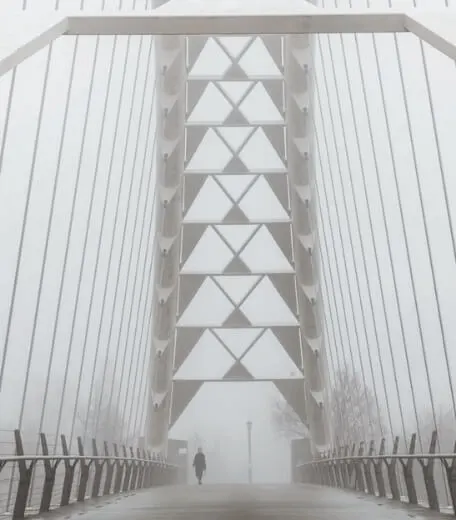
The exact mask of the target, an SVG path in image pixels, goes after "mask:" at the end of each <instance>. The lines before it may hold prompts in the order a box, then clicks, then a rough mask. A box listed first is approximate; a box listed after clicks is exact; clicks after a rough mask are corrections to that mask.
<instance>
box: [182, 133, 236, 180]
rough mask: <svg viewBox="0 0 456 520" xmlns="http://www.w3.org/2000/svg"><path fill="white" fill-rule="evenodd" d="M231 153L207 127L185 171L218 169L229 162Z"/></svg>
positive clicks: (221, 168)
mask: <svg viewBox="0 0 456 520" xmlns="http://www.w3.org/2000/svg"><path fill="white" fill-rule="evenodd" d="M231 157H232V153H231V151H230V149H229V148H228V147H227V146H226V144H224V142H223V141H222V140H221V139H220V137H219V136H218V135H217V134H216V133H215V132H214V130H213V129H209V130H208V131H207V132H206V133H205V135H204V137H203V139H202V141H201V144H200V145H199V147H198V148H197V150H196V151H195V153H194V154H193V156H192V158H191V159H190V161H189V163H188V165H187V171H191V170H193V171H195V170H196V171H201V172H202V171H220V170H223V169H224V168H225V167H226V165H227V164H228V163H229V162H230V159H231Z"/></svg>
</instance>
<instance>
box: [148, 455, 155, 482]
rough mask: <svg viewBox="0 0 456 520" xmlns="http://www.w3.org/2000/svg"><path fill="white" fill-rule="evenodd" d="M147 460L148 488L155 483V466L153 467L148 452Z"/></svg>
mask: <svg viewBox="0 0 456 520" xmlns="http://www.w3.org/2000/svg"><path fill="white" fill-rule="evenodd" d="M147 460H148V461H149V462H148V466H149V470H148V475H147V487H148V488H150V487H152V486H153V485H154V482H155V466H154V462H153V460H152V455H151V453H150V450H147Z"/></svg>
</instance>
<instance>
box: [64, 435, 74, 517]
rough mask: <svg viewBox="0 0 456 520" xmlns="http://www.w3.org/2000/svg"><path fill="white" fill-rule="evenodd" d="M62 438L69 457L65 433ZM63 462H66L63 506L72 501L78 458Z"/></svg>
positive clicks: (66, 454) (66, 455) (65, 453)
mask: <svg viewBox="0 0 456 520" xmlns="http://www.w3.org/2000/svg"><path fill="white" fill-rule="evenodd" d="M60 440H61V442H62V453H63V455H64V456H65V457H68V456H69V455H70V453H69V451H68V445H67V441H66V437H65V435H61V436H60ZM63 463H64V464H65V477H64V479H63V487H62V498H61V500H60V505H61V506H62V507H63V506H67V505H68V504H69V503H70V498H71V490H72V488H73V480H74V471H75V468H76V464H77V463H78V460H77V459H76V460H75V461H74V462H73V463H71V460H70V459H68V458H65V459H64V460H63Z"/></svg>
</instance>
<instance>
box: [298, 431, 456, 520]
mask: <svg viewBox="0 0 456 520" xmlns="http://www.w3.org/2000/svg"><path fill="white" fill-rule="evenodd" d="M365 447H366V444H365V443H364V442H361V443H360V444H359V447H358V449H356V448H357V446H356V445H355V444H353V445H352V447H351V453H349V447H348V446H346V447H344V448H342V447H338V448H337V449H336V450H331V451H328V452H325V453H322V454H320V457H319V458H315V459H314V460H311V461H306V462H303V463H301V464H298V465H297V466H296V467H297V469H298V470H299V472H300V478H301V481H302V482H308V483H313V484H319V485H324V486H330V487H337V488H342V489H351V490H356V491H359V492H362V493H367V494H369V495H373V496H379V497H386V496H387V493H386V489H387V487H386V484H388V485H389V489H390V491H391V493H390V497H391V498H392V499H393V500H396V501H402V500H403V497H404V492H403V491H402V489H401V484H404V485H405V488H406V490H405V491H406V498H407V501H408V503H409V504H412V505H418V504H420V505H421V504H422V502H423V501H422V500H420V501H419V500H418V491H417V489H418V486H417V484H419V482H417V481H416V477H417V475H416V471H415V469H416V468H417V466H416V465H414V462H415V461H418V462H419V466H420V467H421V470H422V475H423V479H424V489H421V490H419V491H420V492H421V493H425V495H426V498H427V504H428V507H429V509H431V510H434V511H440V504H439V494H438V491H437V485H436V476H437V475H435V472H434V468H435V461H440V462H441V466H442V475H441V482H438V484H439V487H442V488H443V489H444V491H445V493H446V496H447V498H448V500H451V506H452V508H453V512H454V514H455V515H456V445H455V451H454V452H453V453H448V452H446V453H445V452H444V453H438V452H437V451H436V448H437V431H434V432H432V436H431V441H430V445H429V452H428V453H416V451H415V448H416V434H413V435H412V436H411V438H410V443H409V448H408V453H399V452H398V451H399V437H396V438H395V440H394V446H393V450H392V453H385V439H382V441H381V444H380V450H379V452H378V453H375V444H374V442H371V443H370V444H369V446H368V451H367V452H366V453H365V451H364V450H365ZM398 461H399V463H400V465H399V466H398V464H397V462H398ZM398 467H399V468H400V467H402V473H401V472H399V471H398ZM438 478H440V475H438ZM421 496H422V495H421Z"/></svg>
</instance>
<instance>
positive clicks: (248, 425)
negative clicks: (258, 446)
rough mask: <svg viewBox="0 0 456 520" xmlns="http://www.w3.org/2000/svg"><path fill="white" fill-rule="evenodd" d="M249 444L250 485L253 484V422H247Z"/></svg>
mask: <svg viewBox="0 0 456 520" xmlns="http://www.w3.org/2000/svg"><path fill="white" fill-rule="evenodd" d="M247 443H248V457H249V460H248V464H249V467H248V471H249V484H251V483H252V421H247Z"/></svg>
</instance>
